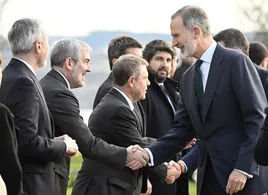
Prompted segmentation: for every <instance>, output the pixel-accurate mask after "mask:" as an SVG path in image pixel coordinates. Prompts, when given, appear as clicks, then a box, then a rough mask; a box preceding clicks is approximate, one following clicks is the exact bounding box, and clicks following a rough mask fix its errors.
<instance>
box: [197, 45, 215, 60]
mask: <svg viewBox="0 0 268 195" xmlns="http://www.w3.org/2000/svg"><path fill="white" fill-rule="evenodd" d="M216 47H217V43H216V41H213V42H212V44H211V45H210V46H209V48H208V49H207V50H206V51H205V52H204V53H203V55H202V56H201V58H200V60H203V61H204V62H208V63H211V61H212V57H213V54H214V52H215V49H216Z"/></svg>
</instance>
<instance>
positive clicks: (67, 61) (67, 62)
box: [64, 57, 74, 71]
mask: <svg viewBox="0 0 268 195" xmlns="http://www.w3.org/2000/svg"><path fill="white" fill-rule="evenodd" d="M73 65H74V61H73V60H72V58H70V57H67V58H66V59H65V61H64V66H65V67H66V68H67V69H68V70H70V71H71V70H72V69H73Z"/></svg>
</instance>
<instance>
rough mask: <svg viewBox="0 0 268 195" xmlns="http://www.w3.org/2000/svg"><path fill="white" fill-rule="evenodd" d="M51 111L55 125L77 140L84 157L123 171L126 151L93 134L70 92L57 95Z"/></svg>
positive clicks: (50, 106)
mask: <svg viewBox="0 0 268 195" xmlns="http://www.w3.org/2000/svg"><path fill="white" fill-rule="evenodd" d="M49 110H50V112H51V114H52V116H53V118H54V123H55V125H56V126H57V127H58V128H59V129H60V130H61V131H62V132H64V133H66V134H68V135H69V136H70V137H72V138H73V139H75V140H76V142H77V144H78V147H79V151H80V152H81V153H82V154H83V156H84V157H87V158H90V159H93V160H97V161H100V162H102V163H106V164H108V165H113V166H116V167H118V168H122V169H123V168H124V167H125V164H126V157H127V152H126V149H125V148H122V147H118V146H115V145H112V144H108V143H106V142H105V141H103V140H101V139H100V138H97V137H95V136H94V135H93V134H92V133H91V131H90V129H89V128H88V127H87V125H86V124H85V123H84V121H83V118H82V117H81V116H80V110H79V104H78V100H77V99H76V98H75V97H74V96H73V94H72V93H71V92H70V91H59V92H58V93H57V94H55V95H54V97H53V99H52V104H51V105H49Z"/></svg>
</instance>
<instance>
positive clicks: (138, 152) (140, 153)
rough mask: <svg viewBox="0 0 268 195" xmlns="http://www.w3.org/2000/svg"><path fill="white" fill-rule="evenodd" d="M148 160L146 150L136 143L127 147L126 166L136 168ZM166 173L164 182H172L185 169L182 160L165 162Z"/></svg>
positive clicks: (142, 165)
mask: <svg viewBox="0 0 268 195" xmlns="http://www.w3.org/2000/svg"><path fill="white" fill-rule="evenodd" d="M148 162H149V154H148V152H147V151H146V150H145V149H143V148H141V147H140V146H138V145H134V146H129V147H128V148H127V162H126V166H127V167H129V168H130V169H132V170H136V169H139V168H142V167H144V166H146V164H147V163H148ZM167 167H168V169H167V175H166V179H165V181H166V183H167V184H172V183H174V181H175V180H176V179H178V178H179V177H180V175H181V173H183V172H184V171H185V170H184V169H185V168H184V164H183V163H182V161H178V162H177V163H176V162H174V161H173V160H172V161H170V162H169V163H168V164H167Z"/></svg>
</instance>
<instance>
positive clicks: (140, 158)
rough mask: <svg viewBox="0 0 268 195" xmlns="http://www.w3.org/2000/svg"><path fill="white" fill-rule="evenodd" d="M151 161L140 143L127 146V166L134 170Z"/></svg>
mask: <svg viewBox="0 0 268 195" xmlns="http://www.w3.org/2000/svg"><path fill="white" fill-rule="evenodd" d="M148 161H149V154H148V153H147V152H146V151H145V150H144V149H142V148H141V147H140V146H138V145H134V146H129V147H128V148H127V161H126V166H127V167H129V168H130V169H132V170H137V169H139V168H142V167H144V166H146V164H147V163H148Z"/></svg>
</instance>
